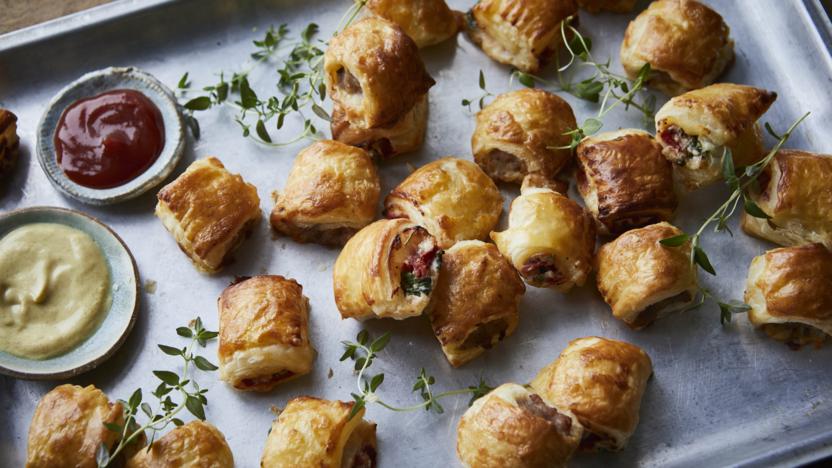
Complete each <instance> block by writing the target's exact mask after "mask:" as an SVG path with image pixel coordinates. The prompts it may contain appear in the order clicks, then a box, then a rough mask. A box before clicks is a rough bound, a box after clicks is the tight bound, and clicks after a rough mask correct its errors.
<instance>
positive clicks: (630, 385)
mask: <svg viewBox="0 0 832 468" xmlns="http://www.w3.org/2000/svg"><path fill="white" fill-rule="evenodd" d="M652 373H653V364H652V363H651V361H650V357H649V356H648V355H647V353H645V352H644V350H642V349H641V348H639V347H638V346H635V345H632V344H630V343H625V342H623V341H616V340H611V339H608V338H599V337H594V336H593V337H587V338H578V339H576V340H572V341H571V342H570V343H569V346H567V347H566V349H564V350H563V352H561V353H560V356H559V357H558V358H557V360H555V361H554V362H553V363H551V364H549V365H548V366H546V367H544V368H543V369H541V370H540V372H539V373H538V374H537V376H536V377H535V378H534V380H533V381H532V383H531V387H532V389H533V390H534V391H536V392H537V393H539V394H540V396H541V397H543V399H544V400H545V401H546V402H547V403H548V404H550V405H553V406H555V407H557V408H563V410H569V411H571V412H572V413H573V414H574V415H575V416H576V417H577V418H578V421H579V422H580V423H581V425H582V426H583V428H584V433H583V440H581V449H583V450H590V451H594V450H597V449H605V450H621V449H622V448H624V446H625V445H626V444H627V441H628V440H629V439H630V436H631V435H632V434H633V432H635V430H636V426H638V413H639V409H640V408H641V399H642V396H644V390H645V389H646V388H647V381H648V379H650V376H651V375H652Z"/></svg>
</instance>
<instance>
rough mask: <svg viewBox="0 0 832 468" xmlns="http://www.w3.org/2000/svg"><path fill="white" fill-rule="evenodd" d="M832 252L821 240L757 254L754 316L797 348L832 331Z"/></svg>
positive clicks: (752, 276)
mask: <svg viewBox="0 0 832 468" xmlns="http://www.w3.org/2000/svg"><path fill="white" fill-rule="evenodd" d="M830 285H832V252H830V251H829V250H827V249H826V248H825V247H824V246H823V245H821V244H807V245H801V246H799V247H783V248H779V249H774V250H769V251H768V252H766V253H764V254H763V255H760V256H758V257H754V260H752V261H751V267H750V268H749V269H748V283H747V285H746V289H745V302H746V303H747V304H748V305H749V306H751V310H749V311H748V320H750V321H751V323H752V324H753V325H754V326H755V327H760V328H762V329H763V331H765V332H766V334H768V335H769V336H770V337H772V338H774V339H776V340H779V341H784V342H786V343H788V344H789V345H790V346H793V347H800V346H802V345H805V344H809V343H814V344H816V345H820V344H821V343H823V341H824V340H825V339H826V337H827V335H832V288H830Z"/></svg>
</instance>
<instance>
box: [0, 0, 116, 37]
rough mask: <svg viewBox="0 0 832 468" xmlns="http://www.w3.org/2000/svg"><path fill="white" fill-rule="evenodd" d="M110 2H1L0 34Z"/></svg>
mask: <svg viewBox="0 0 832 468" xmlns="http://www.w3.org/2000/svg"><path fill="white" fill-rule="evenodd" d="M108 2H110V0H0V34H3V33H7V32H9V31H14V30H16V29H21V28H25V27H26V26H31V25H33V24H38V23H43V22H44V21H48V20H51V19H53V18H58V17H61V16H65V15H68V14H70V13H75V12H76V11H81V10H85V9H87V8H91V7H94V6H96V5H101V4H102V3H108Z"/></svg>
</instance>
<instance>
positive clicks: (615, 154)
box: [576, 129, 676, 235]
mask: <svg viewBox="0 0 832 468" xmlns="http://www.w3.org/2000/svg"><path fill="white" fill-rule="evenodd" d="M576 154H577V157H578V171H577V180H578V191H579V192H580V193H581V196H582V197H583V199H584V203H585V204H586V207H587V209H588V210H589V212H590V213H592V216H593V217H594V218H595V220H596V221H597V222H598V228H599V231H600V232H601V233H603V234H607V235H609V234H611V235H618V234H621V233H623V232H626V231H627V230H629V229H632V228H637V227H642V226H647V225H648V224H653V223H658V222H659V221H667V220H669V219H671V218H672V217H673V212H674V211H675V210H676V193H675V192H674V189H673V166H672V165H671V164H670V162H668V161H667V160H666V159H665V158H664V156H662V147H661V146H659V144H658V143H656V140H654V139H653V137H652V136H651V135H650V134H649V133H647V132H643V131H641V130H632V129H627V130H618V131H615V132H606V133H600V134H598V135H595V136H591V137H588V138H585V139H584V140H583V141H582V142H581V143H580V144H579V145H578V148H577V152H576Z"/></svg>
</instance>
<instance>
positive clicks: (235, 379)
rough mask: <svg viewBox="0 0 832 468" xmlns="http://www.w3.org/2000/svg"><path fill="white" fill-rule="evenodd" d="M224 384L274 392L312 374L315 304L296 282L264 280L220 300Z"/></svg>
mask: <svg viewBox="0 0 832 468" xmlns="http://www.w3.org/2000/svg"><path fill="white" fill-rule="evenodd" d="M218 308H219V316H220V331H219V333H220V336H219V342H220V344H219V349H218V352H217V355H218V357H219V363H220V366H219V367H220V379H222V380H224V381H225V382H228V383H229V384H230V385H231V386H233V387H234V388H236V389H237V390H253V391H259V392H264V391H269V390H271V389H273V388H274V387H275V386H276V385H278V384H279V383H281V382H284V381H286V380H289V379H293V378H295V377H299V376H301V375H305V374H308V373H309V371H310V370H312V363H313V362H314V360H315V349H314V348H313V347H312V344H311V343H310V341H309V300H308V299H307V298H306V296H304V295H303V287H302V286H301V285H299V284H298V283H297V282H296V281H295V280H293V279H286V278H284V277H282V276H276V275H263V276H255V277H252V278H248V279H245V280H243V281H240V282H238V283H235V284H232V285H231V286H229V287H227V288H225V290H224V291H223V292H222V295H220V298H219V300H218Z"/></svg>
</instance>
